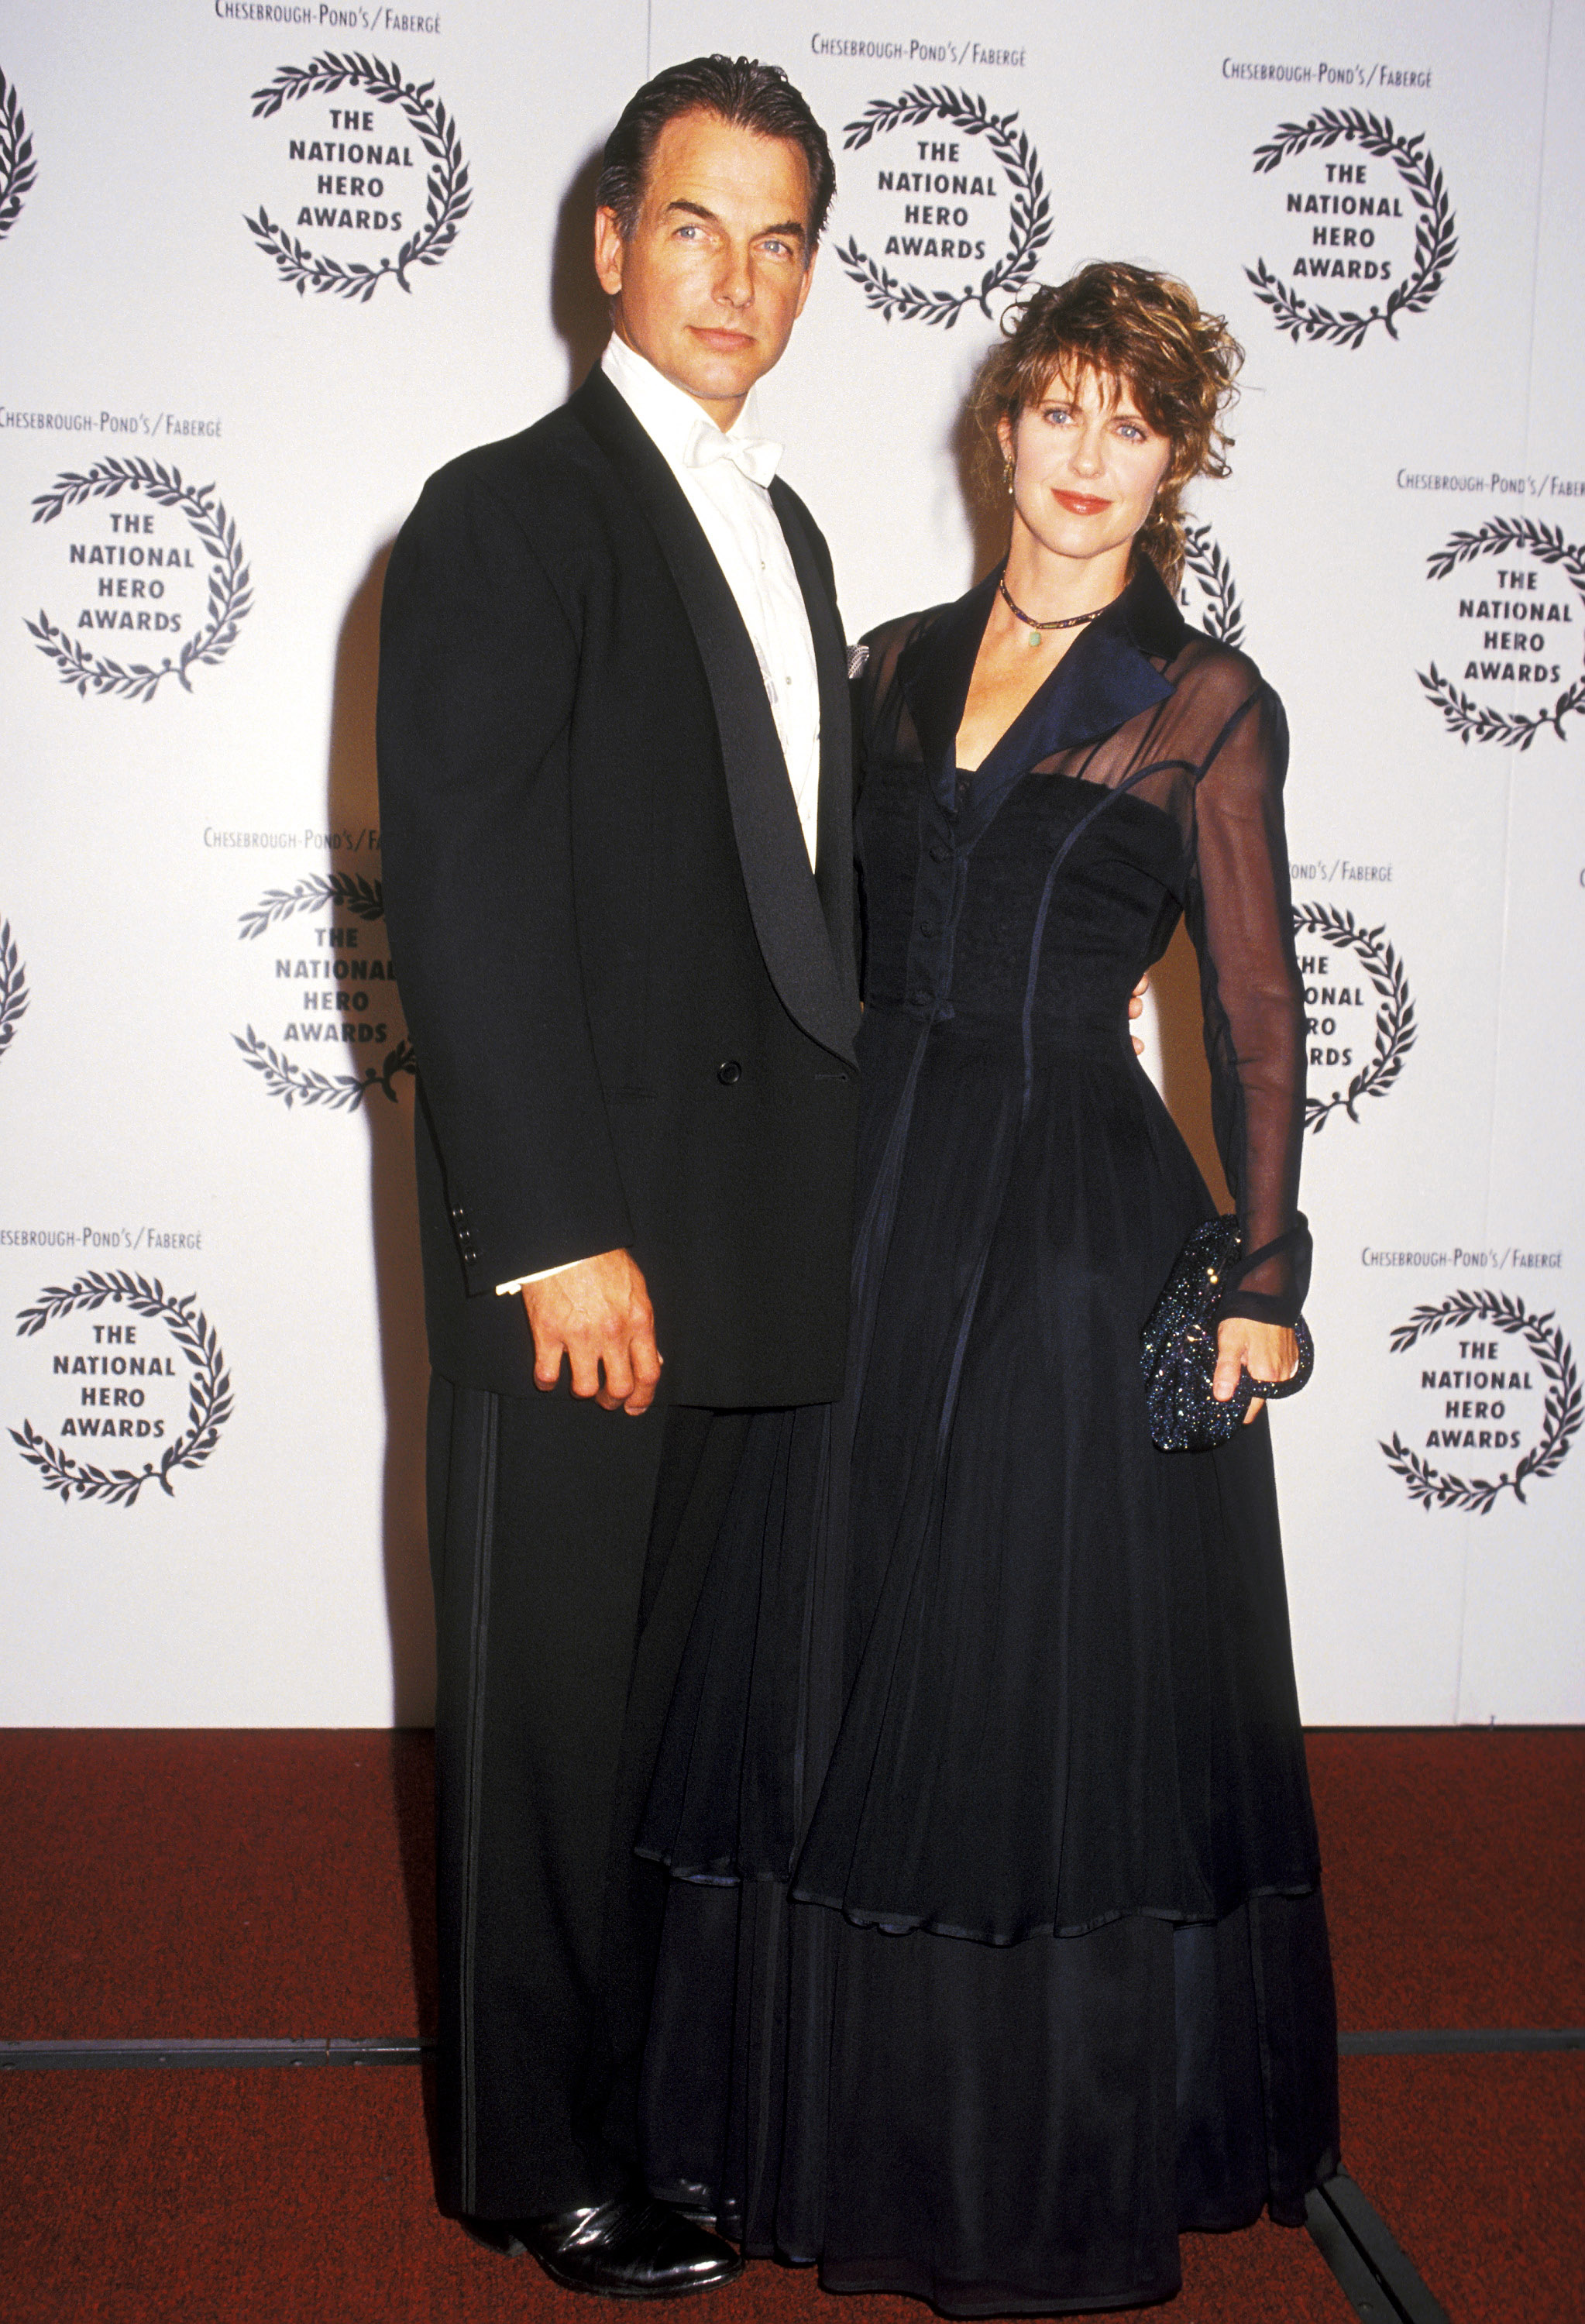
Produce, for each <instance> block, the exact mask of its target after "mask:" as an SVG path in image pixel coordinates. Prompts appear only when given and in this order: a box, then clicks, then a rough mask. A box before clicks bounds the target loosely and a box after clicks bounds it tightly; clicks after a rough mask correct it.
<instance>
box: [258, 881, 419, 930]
mask: <svg viewBox="0 0 1585 2324" xmlns="http://www.w3.org/2000/svg"><path fill="white" fill-rule="evenodd" d="M332 905H339V906H340V907H341V908H342V909H343V910H344V911H348V912H351V913H353V914H354V915H355V917H356V918H358V919H360V920H382V919H383V918H385V883H384V881H382V880H364V879H362V878H360V877H358V876H357V875H356V874H355V873H353V872H351V871H323V872H316V873H314V874H312V875H311V876H310V877H309V879H306V880H299V881H298V883H297V885H296V887H295V888H271V889H269V890H267V891H266V892H265V894H264V896H263V899H262V901H261V902H259V903H258V904H255V905H254V907H253V910H252V911H251V912H244V914H243V916H242V918H241V919H240V921H239V922H238V923H237V927H238V932H239V934H240V935H242V936H244V937H246V936H263V933H264V931H265V929H266V928H272V927H274V926H275V923H276V922H277V920H289V919H290V918H292V916H293V914H294V913H297V912H323V911H326V910H327V909H328V908H330V907H331V906H332Z"/></svg>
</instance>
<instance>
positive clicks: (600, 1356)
mask: <svg viewBox="0 0 1585 2324" xmlns="http://www.w3.org/2000/svg"><path fill="white" fill-rule="evenodd" d="M522 1300H523V1306H524V1308H525V1310H526V1311H527V1314H528V1318H529V1329H530V1332H532V1333H533V1335H534V1386H535V1387H536V1388H554V1387H555V1386H556V1383H557V1381H558V1379H560V1378H561V1360H562V1358H563V1356H565V1357H566V1358H567V1361H568V1363H569V1364H570V1365H571V1367H572V1392H573V1394H574V1395H575V1396H585V1397H588V1396H592V1397H594V1401H595V1403H596V1404H598V1405H600V1406H602V1407H603V1408H604V1410H605V1411H606V1412H614V1411H615V1410H616V1408H617V1406H619V1405H620V1406H621V1407H622V1410H623V1412H631V1413H632V1414H633V1415H634V1416H635V1417H636V1416H638V1414H640V1412H648V1411H649V1409H650V1405H651V1404H652V1403H653V1402H654V1398H655V1389H656V1387H657V1385H658V1384H659V1379H660V1362H661V1359H660V1355H659V1351H658V1350H657V1348H656V1345H655V1311H654V1309H653V1308H652V1307H651V1306H650V1294H649V1292H648V1291H647V1290H646V1288H645V1286H644V1277H643V1275H642V1274H641V1272H640V1269H639V1268H637V1267H636V1266H635V1265H634V1263H633V1260H632V1258H631V1254H630V1253H629V1252H627V1251H625V1250H604V1251H602V1252H601V1253H600V1256H599V1257H598V1259H579V1261H578V1263H577V1265H576V1267H564V1268H561V1269H560V1270H559V1272H558V1273H557V1274H555V1275H548V1276H545V1277H543V1278H542V1279H541V1280H540V1281H539V1282H538V1283H525V1284H524V1286H523V1289H522ZM603 1372H604V1379H602V1378H601V1374H602V1373H603Z"/></svg>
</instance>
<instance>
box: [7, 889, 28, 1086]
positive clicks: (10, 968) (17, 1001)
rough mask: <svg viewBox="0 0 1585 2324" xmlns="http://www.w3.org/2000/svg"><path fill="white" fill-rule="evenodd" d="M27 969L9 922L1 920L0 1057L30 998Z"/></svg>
mask: <svg viewBox="0 0 1585 2324" xmlns="http://www.w3.org/2000/svg"><path fill="white" fill-rule="evenodd" d="M30 997H31V996H30V994H29V992H28V986H27V973H26V971H25V970H24V969H23V964H22V959H21V956H20V954H18V952H17V949H16V939H15V937H14V936H13V935H12V933H11V922H10V921H9V920H0V1057H3V1056H5V1052H6V1050H7V1049H9V1048H10V1047H11V1044H12V1042H13V1041H14V1039H15V1037H16V1028H17V1027H18V1026H19V1025H20V1024H21V1022H22V1020H23V1017H24V1016H25V1015H26V1014H27V1005H28V1001H29V999H30Z"/></svg>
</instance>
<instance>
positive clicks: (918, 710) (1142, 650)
mask: <svg viewBox="0 0 1585 2324" xmlns="http://www.w3.org/2000/svg"><path fill="white" fill-rule="evenodd" d="M1000 573H1001V568H1000V566H999V567H997V569H996V571H995V572H993V573H990V574H987V576H986V577H985V579H984V580H983V581H981V582H980V583H979V584H978V586H976V587H974V588H972V589H971V590H970V591H969V593H968V595H967V596H965V597H960V598H959V599H958V600H957V602H956V604H952V605H948V606H947V607H946V609H945V612H943V613H939V614H938V615H937V616H936V618H935V620H934V621H933V622H929V623H927V625H926V627H925V628H924V629H923V630H921V631H920V632H919V634H918V635H917V637H916V638H914V639H912V640H911V641H910V642H909V643H908V646H907V648H906V649H905V650H904V651H903V653H902V654H901V655H900V656H899V657H898V672H897V675H898V685H899V686H900V687H902V690H903V694H904V696H905V697H906V699H907V701H908V707H909V709H910V710H911V711H912V713H913V715H914V724H915V727H916V729H917V733H918V736H919V745H920V749H921V751H922V752H923V754H924V759H925V765H926V771H927V772H928V774H929V777H930V780H931V784H932V787H933V788H934V789H935V792H936V795H937V797H938V798H940V800H941V803H942V805H943V806H944V807H948V806H950V805H951V804H952V802H953V798H954V789H955V782H956V773H957V750H956V743H957V731H958V727H959V725H960V724H962V722H963V705H964V703H965V702H966V701H967V699H968V694H969V681H970V679H971V678H972V677H973V674H974V659H975V656H976V655H977V654H978V652H979V650H980V641H981V638H982V637H983V636H984V634H985V624H986V622H988V621H989V619H990V617H991V605H992V604H994V602H995V598H996V585H997V582H998V580H999V579H1000ZM1189 635H1190V631H1189V626H1188V623H1187V622H1185V621H1184V618H1183V615H1182V614H1181V613H1179V611H1178V609H1177V606H1176V605H1175V603H1174V602H1173V599H1172V596H1171V594H1170V593H1169V591H1168V589H1167V587H1166V583H1165V582H1164V581H1163V580H1162V578H1161V576H1160V575H1159V574H1158V573H1157V572H1156V567H1154V566H1153V565H1152V564H1151V563H1150V561H1149V559H1148V558H1144V557H1141V558H1139V559H1138V569H1137V570H1136V572H1135V573H1134V575H1133V576H1132V578H1131V579H1130V580H1129V585H1128V586H1127V588H1126V589H1125V590H1124V591H1123V593H1122V595H1121V596H1120V597H1118V598H1115V599H1114V600H1113V602H1112V603H1111V604H1110V605H1109V606H1108V607H1107V608H1106V611H1105V612H1104V613H1101V614H1100V615H1099V616H1098V617H1097V619H1096V620H1095V621H1093V622H1091V623H1090V625H1089V627H1088V628H1087V629H1085V630H1083V632H1081V633H1080V635H1079V636H1078V638H1077V639H1075V641H1074V643H1073V644H1072V645H1071V646H1070V647H1069V648H1068V650H1067V652H1066V653H1065V654H1064V656H1063V658H1062V659H1061V660H1060V661H1059V662H1058V663H1057V665H1056V668H1055V669H1054V670H1053V671H1052V673H1051V675H1050V677H1049V678H1047V679H1046V682H1045V684H1044V685H1043V686H1041V687H1037V689H1036V692H1035V693H1034V695H1033V696H1031V697H1030V699H1029V701H1028V702H1027V703H1026V704H1025V705H1024V707H1023V709H1022V710H1021V711H1020V712H1019V713H1018V716H1017V717H1016V718H1015V719H1014V720H1013V723H1012V724H1011V725H1010V726H1009V728H1008V730H1007V732H1006V733H1005V734H1004V735H1003V736H1002V737H1001V740H1000V742H998V743H997V744H996V745H995V747H994V749H992V750H991V752H989V753H988V754H987V756H986V757H985V759H984V760H983V761H981V766H980V769H979V771H978V774H977V777H976V779H975V783H974V793H975V803H976V807H979V806H980V805H981V802H983V804H984V805H985V806H986V807H989V806H990V805H991V803H992V799H993V798H994V799H995V800H996V801H998V802H999V801H1000V797H1001V795H1002V793H1003V792H1004V791H1005V790H1006V789H1007V788H1008V787H1009V784H1010V783H1011V782H1013V781H1015V780H1016V779H1017V778H1018V776H1019V775H1021V774H1023V773H1025V772H1026V771H1027V769H1028V768H1030V767H1032V766H1035V765H1037V763H1038V761H1040V760H1042V759H1049V758H1052V757H1054V756H1055V753H1056V752H1058V751H1068V750H1072V749H1074V747H1075V745H1077V744H1079V743H1081V742H1093V741H1098V740H1099V739H1100V738H1101V736H1102V735H1104V734H1110V733H1114V732H1115V730H1116V729H1117V728H1118V727H1119V726H1120V725H1122V724H1124V722H1125V721H1126V720H1128V719H1129V718H1133V717H1137V716H1138V713H1139V712H1140V711H1142V710H1150V709H1153V708H1154V707H1155V705H1156V704H1157V703H1159V702H1166V700H1168V698H1169V697H1170V696H1171V695H1172V694H1173V692H1174V690H1175V689H1174V687H1172V685H1171V683H1170V682H1169V680H1168V679H1166V678H1164V677H1163V676H1162V674H1161V671H1160V670H1159V669H1157V668H1156V663H1157V662H1169V661H1171V660H1172V659H1174V658H1175V655H1176V654H1177V653H1178V652H1179V650H1181V648H1182V646H1183V643H1184V639H1185V638H1186V637H1188V636H1189Z"/></svg>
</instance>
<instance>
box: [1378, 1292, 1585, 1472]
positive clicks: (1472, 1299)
mask: <svg viewBox="0 0 1585 2324" xmlns="http://www.w3.org/2000/svg"><path fill="white" fill-rule="evenodd" d="M1450 1323H1452V1324H1465V1323H1486V1324H1489V1325H1490V1326H1491V1327H1492V1328H1493V1329H1494V1330H1496V1331H1498V1332H1506V1333H1507V1334H1508V1335H1509V1337H1510V1338H1515V1337H1517V1338H1522V1339H1523V1340H1524V1342H1525V1345H1526V1346H1527V1347H1528V1348H1529V1350H1530V1352H1531V1354H1532V1355H1533V1356H1534V1358H1535V1360H1536V1362H1537V1363H1538V1364H1539V1366H1540V1367H1541V1369H1542V1371H1543V1373H1544V1375H1545V1378H1546V1380H1547V1383H1548V1386H1547V1391H1546V1402H1545V1405H1544V1408H1543V1412H1542V1422H1541V1440H1540V1442H1539V1443H1537V1444H1536V1445H1535V1446H1534V1450H1532V1451H1531V1452H1526V1453H1525V1454H1524V1455H1523V1456H1522V1457H1521V1459H1520V1460H1519V1462H1517V1464H1516V1467H1515V1469H1514V1471H1513V1474H1512V1475H1511V1476H1510V1475H1509V1474H1508V1472H1507V1470H1506V1469H1505V1470H1504V1471H1503V1473H1502V1475H1501V1476H1500V1477H1497V1478H1495V1479H1488V1478H1483V1477H1476V1478H1473V1479H1470V1480H1468V1481H1466V1480H1465V1479H1464V1478H1462V1477H1452V1476H1444V1475H1443V1474H1442V1472H1441V1471H1438V1470H1436V1469H1433V1467H1432V1465H1431V1463H1430V1462H1428V1461H1426V1460H1424V1459H1423V1458H1422V1457H1421V1455H1420V1454H1419V1453H1417V1452H1412V1451H1411V1450H1410V1448H1409V1446H1408V1445H1406V1444H1404V1443H1400V1441H1399V1438H1398V1433H1397V1431H1396V1428H1395V1429H1394V1431H1393V1435H1392V1442H1391V1443H1390V1444H1387V1443H1383V1444H1382V1445H1381V1449H1382V1451H1383V1452H1385V1453H1386V1455H1387V1465H1388V1467H1389V1468H1390V1469H1392V1470H1393V1471H1395V1472H1396V1474H1397V1475H1398V1476H1400V1477H1401V1478H1402V1479H1403V1480H1404V1482H1405V1485H1406V1486H1407V1487H1408V1489H1409V1499H1411V1500H1412V1501H1418V1502H1419V1504H1420V1506H1421V1507H1422V1508H1427V1509H1432V1508H1436V1509H1471V1510H1473V1511H1474V1512H1475V1514H1476V1515H1477V1516H1478V1517H1489V1516H1490V1514H1491V1511H1492V1509H1493V1508H1495V1506H1496V1504H1497V1499H1499V1497H1500V1496H1501V1495H1502V1494H1504V1493H1512V1494H1513V1496H1514V1499H1516V1501H1523V1500H1524V1499H1525V1485H1526V1484H1527V1483H1528V1482H1530V1481H1531V1480H1533V1479H1534V1478H1537V1477H1550V1476H1553V1474H1555V1472H1556V1471H1558V1470H1559V1469H1560V1468H1561V1467H1562V1463H1563V1461H1564V1458H1565V1457H1566V1455H1567V1453H1568V1450H1569V1447H1570V1445H1571V1443H1573V1441H1574V1438H1575V1437H1576V1435H1578V1434H1579V1430H1580V1418H1581V1403H1580V1376H1579V1373H1578V1372H1577V1371H1576V1369H1575V1368H1574V1353H1573V1350H1572V1349H1571V1347H1570V1345H1569V1342H1567V1340H1566V1339H1565V1338H1564V1337H1563V1334H1562V1330H1561V1329H1560V1328H1559V1327H1558V1326H1557V1325H1556V1324H1555V1323H1553V1311H1552V1310H1551V1309H1550V1308H1549V1309H1548V1310H1547V1313H1546V1314H1544V1315H1531V1314H1528V1313H1527V1312H1526V1310H1525V1303H1524V1301H1523V1300H1521V1299H1515V1298H1512V1297H1510V1296H1502V1295H1500V1294H1498V1293H1497V1292H1495V1291H1455V1292H1453V1293H1452V1294H1451V1296H1450V1297H1448V1298H1446V1299H1444V1300H1443V1301H1442V1304H1441V1305H1440V1306H1426V1307H1416V1308H1415V1311H1414V1313H1413V1314H1412V1315H1411V1316H1410V1318H1409V1320H1408V1322H1407V1323H1400V1324H1399V1325H1398V1327H1397V1329H1396V1331H1395V1332H1394V1333H1393V1335H1392V1350H1393V1353H1394V1355H1395V1356H1396V1355H1402V1354H1403V1353H1404V1351H1405V1349H1407V1348H1412V1347H1413V1346H1414V1345H1415V1341H1416V1340H1418V1339H1420V1338H1421V1337H1422V1336H1425V1337H1429V1336H1430V1335H1431V1334H1432V1333H1435V1332H1441V1331H1442V1330H1444V1329H1445V1328H1446V1327H1447V1325H1448V1324H1450ZM1549 1325H1551V1326H1552V1328H1551V1329H1550V1330H1549V1329H1548V1326H1549ZM1377 1441H1378V1443H1380V1439H1379V1438H1378V1440H1377Z"/></svg>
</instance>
